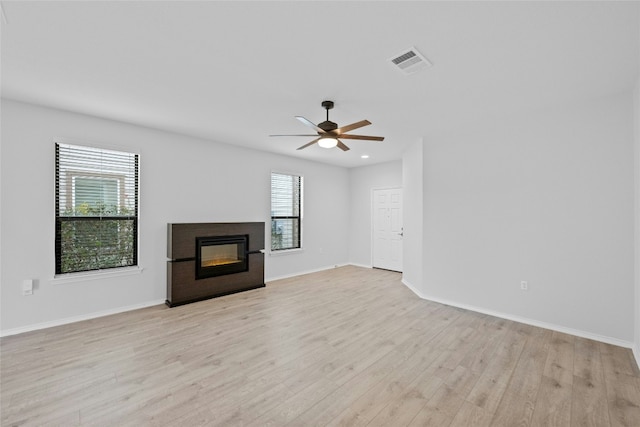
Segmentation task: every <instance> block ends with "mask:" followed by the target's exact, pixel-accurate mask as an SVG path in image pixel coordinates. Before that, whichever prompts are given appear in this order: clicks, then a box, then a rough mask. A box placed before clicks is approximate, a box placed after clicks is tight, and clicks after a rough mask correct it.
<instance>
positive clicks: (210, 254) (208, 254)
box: [200, 243, 244, 267]
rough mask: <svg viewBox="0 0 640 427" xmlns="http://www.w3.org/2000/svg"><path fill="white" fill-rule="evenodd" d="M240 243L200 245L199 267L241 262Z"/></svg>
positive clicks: (242, 256) (242, 257)
mask: <svg viewBox="0 0 640 427" xmlns="http://www.w3.org/2000/svg"><path fill="white" fill-rule="evenodd" d="M240 247H241V245H239V244H237V243H233V244H229V245H211V246H204V247H202V252H201V254H202V255H201V260H200V267H215V266H217V265H227V264H234V263H238V262H242V260H243V259H244V254H240V253H239V252H240V251H239V248H240Z"/></svg>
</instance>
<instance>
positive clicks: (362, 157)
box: [360, 154, 369, 159]
mask: <svg viewBox="0 0 640 427" xmlns="http://www.w3.org/2000/svg"><path fill="white" fill-rule="evenodd" d="M360 158H361V159H368V158H369V155H368V154H363V155H362V156H360Z"/></svg>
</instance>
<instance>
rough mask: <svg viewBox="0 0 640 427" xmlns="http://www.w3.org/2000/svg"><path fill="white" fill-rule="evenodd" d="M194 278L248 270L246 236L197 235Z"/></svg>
mask: <svg viewBox="0 0 640 427" xmlns="http://www.w3.org/2000/svg"><path fill="white" fill-rule="evenodd" d="M196 242H197V259H196V278H197V279H204V278H206V277H214V276H223V275H225V274H233V273H240V272H243V271H248V269H249V264H248V262H247V236H220V237H198V238H196Z"/></svg>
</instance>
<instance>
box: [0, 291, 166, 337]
mask: <svg viewBox="0 0 640 427" xmlns="http://www.w3.org/2000/svg"><path fill="white" fill-rule="evenodd" d="M164 301H165V300H156V301H149V302H144V303H141V304H134V305H128V306H125V307H118V308H114V309H110V310H104V311H98V312H95V313H89V314H83V315H81V316H73V317H67V318H64V319H60V320H53V321H51V322H43V323H36V324H34V325H29V326H22V327H20V328H13V329H6V330H4V331H0V337H8V336H9V335H17V334H22V333H25V332H32V331H38V330H40V329H46V328H52V327H54V326H61V325H67V324H69V323H75V322H81V321H83V320H90V319H96V318H98V317H104V316H110V315H112V314H118V313H124V312H125V311H131V310H138V309H140V308H147V307H152V306H154V305H161V304H164Z"/></svg>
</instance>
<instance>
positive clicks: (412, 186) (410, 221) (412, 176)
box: [402, 140, 424, 295]
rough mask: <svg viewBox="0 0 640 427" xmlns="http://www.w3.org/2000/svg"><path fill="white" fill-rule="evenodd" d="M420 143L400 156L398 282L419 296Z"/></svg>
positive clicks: (421, 165) (422, 214) (422, 152)
mask: <svg viewBox="0 0 640 427" xmlns="http://www.w3.org/2000/svg"><path fill="white" fill-rule="evenodd" d="M423 156H424V148H423V141H422V140H420V141H417V142H415V143H413V144H412V145H411V146H409V148H408V149H407V150H406V151H405V152H404V154H403V155H402V189H403V193H402V196H403V198H402V202H403V212H402V214H403V216H404V217H403V225H404V237H403V241H402V260H403V264H404V266H403V271H402V282H403V283H404V284H405V285H407V286H409V287H410V288H411V289H413V290H414V292H416V293H418V294H419V295H421V294H422V286H423V266H422V263H423V256H422V253H423V222H424V213H423V187H424V184H423V167H424V165H423V163H424V160H423Z"/></svg>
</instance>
